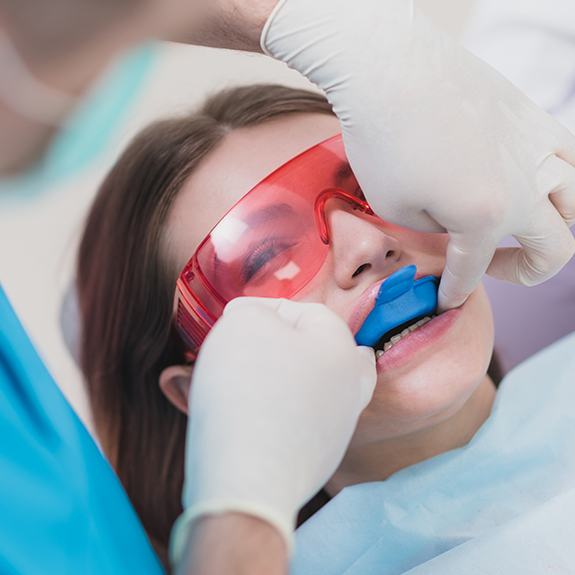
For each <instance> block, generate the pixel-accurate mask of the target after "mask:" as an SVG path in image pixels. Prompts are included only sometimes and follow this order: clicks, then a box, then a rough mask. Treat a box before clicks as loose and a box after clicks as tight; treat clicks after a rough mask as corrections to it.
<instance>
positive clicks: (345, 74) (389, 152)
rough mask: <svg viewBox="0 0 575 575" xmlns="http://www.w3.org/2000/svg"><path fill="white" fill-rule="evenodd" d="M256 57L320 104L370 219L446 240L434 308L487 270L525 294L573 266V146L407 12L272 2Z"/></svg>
mask: <svg viewBox="0 0 575 575" xmlns="http://www.w3.org/2000/svg"><path fill="white" fill-rule="evenodd" d="M262 47H263V49H264V51H266V52H267V53H268V54H269V55H271V56H273V57H275V58H277V59H279V60H282V61H284V62H286V63H287V64H288V65H289V66H290V67H292V68H294V69H296V70H298V71H299V72H301V73H302V74H304V75H305V76H307V77H308V78H309V79H310V80H311V81H312V82H314V83H315V84H317V85H318V86H319V87H320V88H322V89H323V90H324V91H325V92H326V94H327V96H328V98H329V100H330V102H331V103H332V105H333V107H334V111H335V112H336V114H337V115H338V117H339V119H340V121H341V123H342V127H343V134H344V140H345V145H346V150H347V154H348V156H349V159H350V162H351V165H352V167H353V169H354V172H355V173H356V176H357V178H358V180H359V182H360V184H361V186H362V188H363V191H364V193H365V195H366V196H367V198H368V200H369V203H370V204H371V206H372V207H373V209H374V211H375V212H376V213H377V214H378V215H379V216H381V217H382V218H385V219H388V220H391V221H393V222H395V223H397V224H401V225H405V226H409V227H413V228H416V229H419V230H425V231H445V230H447V231H448V232H449V234H450V241H449V247H448V250H447V262H446V267H445V271H444V273H443V276H442V279H441V285H440V289H439V302H440V307H441V308H443V309H445V308H447V307H455V306H458V305H460V304H461V303H463V301H464V300H465V299H466V297H467V296H468V295H469V294H470V293H471V292H472V291H473V289H474V288H475V287H476V286H477V284H478V283H479V281H480V279H481V276H482V275H483V273H484V272H485V271H486V269H487V271H488V273H490V274H491V275H493V276H495V277H498V278H501V279H506V280H509V281H513V282H517V283H522V284H525V285H534V284H537V283H540V282H542V281H544V280H546V279H548V278H550V277H551V276H553V275H554V274H555V273H557V272H558V271H559V270H560V269H561V268H562V267H563V266H564V265H565V264H566V263H567V261H569V259H570V258H571V257H572V256H573V254H574V253H575V240H574V238H573V235H572V234H571V232H570V230H569V228H568V224H572V223H573V222H574V221H575V169H574V168H573V166H572V164H575V138H574V137H573V135H572V134H571V133H569V132H568V131H567V129H566V128H564V127H562V126H561V125H560V124H559V123H557V122H556V121H555V120H554V119H553V118H551V116H549V115H548V114H547V113H546V112H544V111H543V110H541V109H539V108H538V107H537V106H535V105H534V104H533V103H532V102H531V101H530V100H528V99H527V98H526V97H525V96H524V95H523V94H522V93H521V92H519V90H517V89H516V88H515V87H514V86H513V85H511V84H510V83H509V82H508V81H507V80H506V79H504V78H503V77H502V76H501V75H499V74H498V73H497V72H496V71H495V70H493V69H492V68H490V67H489V66H488V65H487V64H485V63H483V62H482V61H481V60H479V59H478V58H476V57H474V56H473V55H472V54H471V53H469V52H468V51H466V50H465V49H464V48H463V47H461V46H459V45H458V44H457V43H456V42H454V41H453V40H451V39H450V38H449V37H448V36H447V35H445V34H443V33H441V32H439V31H438V30H437V29H435V28H434V27H433V25H432V24H431V23H430V22H429V21H428V20H427V19H426V18H425V17H424V16H422V14H421V13H419V12H418V11H417V10H416V9H415V8H414V6H413V2H412V1H411V0H356V1H354V2H351V1H350V0H313V1H310V0H280V2H279V3H278V5H277V7H276V9H275V11H274V12H273V13H272V15H271V16H270V18H269V20H268V22H267V24H266V26H265V28H264V30H263V33H262ZM508 235H513V236H515V237H516V238H517V240H518V241H519V242H520V244H521V246H522V247H521V248H507V249H502V250H498V251H497V252H496V247H497V245H498V243H499V241H500V240H501V239H502V238H503V237H505V236H508ZM492 258H493V259H492Z"/></svg>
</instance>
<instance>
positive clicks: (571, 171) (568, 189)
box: [538, 154, 575, 226]
mask: <svg viewBox="0 0 575 575" xmlns="http://www.w3.org/2000/svg"><path fill="white" fill-rule="evenodd" d="M538 184H539V186H540V189H541V191H542V192H543V193H545V194H546V195H548V196H549V199H550V200H551V202H552V203H553V205H554V206H555V208H556V209H557V211H558V212H559V213H560V214H561V217H562V218H563V219H564V220H565V221H566V222H567V225H568V226H570V225H572V224H573V223H575V167H573V166H572V165H571V164H569V163H567V162H566V161H565V160H563V159H561V158H560V157H558V156H556V155H555V154H552V155H550V156H548V157H547V158H546V159H545V161H544V162H543V164H542V165H541V167H540V169H539V173H538Z"/></svg>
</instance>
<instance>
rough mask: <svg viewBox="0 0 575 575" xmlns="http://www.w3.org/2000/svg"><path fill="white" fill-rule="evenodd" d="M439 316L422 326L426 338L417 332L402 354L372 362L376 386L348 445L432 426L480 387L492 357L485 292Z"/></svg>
mask: <svg viewBox="0 0 575 575" xmlns="http://www.w3.org/2000/svg"><path fill="white" fill-rule="evenodd" d="M447 314H451V315H450V316H449V317H448V318H444V319H442V315H447ZM442 315H440V316H438V317H437V318H436V319H434V320H432V321H431V322H429V324H427V325H426V326H424V328H427V327H428V326H429V328H428V331H427V333H423V332H424V328H422V329H421V334H420V335H419V339H416V338H414V341H413V342H411V343H409V339H410V338H413V337H414V336H415V335H417V334H418V332H419V330H418V331H416V332H414V333H413V334H412V335H410V336H408V338H406V341H405V344H404V345H403V349H400V347H402V344H403V342H399V344H398V349H397V350H396V353H395V354H393V355H390V356H389V357H388V358H387V359H386V356H385V355H384V356H383V357H382V358H381V360H378V380H377V386H376V389H375V392H374V395H373V398H372V400H371V402H370V403H369V405H368V406H367V408H366V409H365V411H364V412H363V414H362V416H361V418H360V421H359V424H358V428H357V430H356V435H355V436H354V440H353V441H352V443H355V442H356V441H362V440H376V439H380V440H381V439H386V438H392V437H397V436H400V435H404V434H409V433H414V432H416V431H420V430H422V429H425V428H427V427H431V426H433V425H436V424H437V423H440V422H441V421H444V420H446V419H448V418H449V417H451V416H452V415H454V414H455V413H456V412H457V411H458V410H459V409H461V407H462V406H463V405H464V404H465V402H466V401H467V400H468V399H469V397H470V396H471V395H472V394H473V392H474V391H475V390H476V389H477V387H478V386H479V385H480V384H481V383H482V382H483V380H484V378H485V375H486V373H487V369H488V367H489V361H490V359H491V354H492V352H493V319H492V316H491V308H490V305H489V301H488V299H487V296H486V294H485V291H484V290H483V288H482V287H480V288H478V289H477V290H476V291H475V292H474V293H473V294H472V295H471V296H470V297H469V299H468V300H467V301H466V302H465V304H464V305H463V306H461V307H460V308H458V309H457V310H452V311H450V312H446V314H442ZM434 322H436V323H435V325H433V323H434ZM392 350H393V348H392ZM386 354H387V352H386Z"/></svg>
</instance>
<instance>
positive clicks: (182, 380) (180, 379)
mask: <svg viewBox="0 0 575 575" xmlns="http://www.w3.org/2000/svg"><path fill="white" fill-rule="evenodd" d="M192 371H193V367H192V366H190V365H171V366H170V367H166V368H165V369H164V370H163V371H162V373H161V374H160V389H161V390H162V392H163V393H164V395H165V396H166V397H167V398H168V400H169V401H170V403H171V404H172V405H173V406H174V407H175V408H176V409H179V410H180V411H181V412H182V413H186V414H187V413H188V395H189V393H190V384H191V381H192Z"/></svg>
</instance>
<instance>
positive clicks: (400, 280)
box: [355, 265, 437, 347]
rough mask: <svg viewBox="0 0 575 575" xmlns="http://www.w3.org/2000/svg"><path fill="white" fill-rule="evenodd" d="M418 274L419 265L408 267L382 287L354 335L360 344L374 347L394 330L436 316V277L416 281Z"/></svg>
mask: <svg viewBox="0 0 575 575" xmlns="http://www.w3.org/2000/svg"><path fill="white" fill-rule="evenodd" d="M416 271H417V268H416V266H414V265H411V266H406V267H404V268H401V269H399V270H397V271H396V272H395V273H393V274H391V275H390V276H389V277H388V278H387V279H386V280H385V281H384V282H383V283H382V284H381V287H380V288H379V293H378V294H377V298H376V300H375V306H374V308H373V310H372V311H371V312H370V314H369V315H368V316H367V318H366V319H365V321H364V322H363V325H362V326H361V328H360V330H359V331H358V332H357V334H356V335H355V341H356V342H357V344H358V345H367V346H369V347H374V346H375V345H376V344H377V342H378V341H379V340H380V339H381V338H382V337H383V336H384V335H385V334H386V333H388V332H390V331H391V330H394V329H396V328H398V327H400V326H402V325H404V324H406V323H409V322H412V321H414V320H416V319H417V318H422V317H425V316H426V315H431V314H433V313H435V310H436V308H437V278H436V277H434V276H425V277H423V278H419V279H418V280H416V279H415V273H416Z"/></svg>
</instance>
